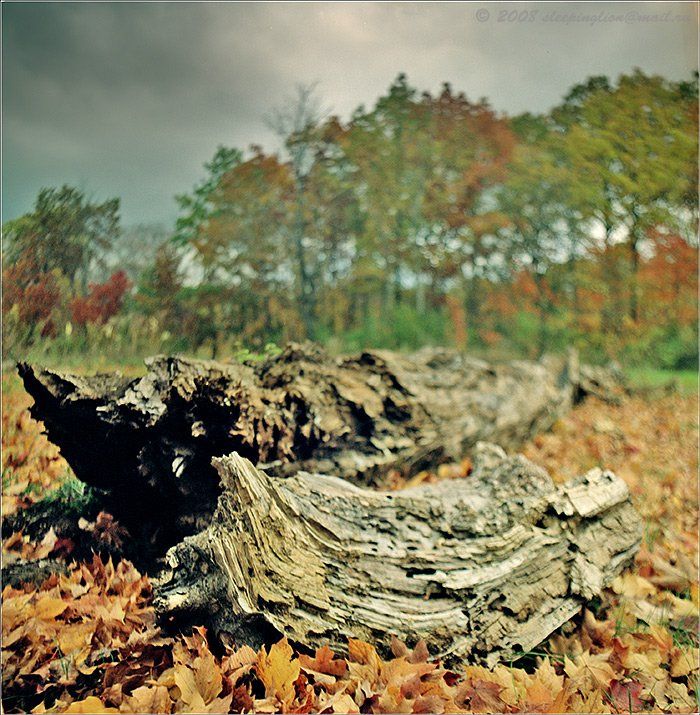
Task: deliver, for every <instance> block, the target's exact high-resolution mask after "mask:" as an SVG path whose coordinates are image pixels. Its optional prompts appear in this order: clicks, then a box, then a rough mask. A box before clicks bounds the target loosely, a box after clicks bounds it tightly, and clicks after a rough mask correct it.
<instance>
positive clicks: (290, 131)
mask: <svg viewBox="0 0 700 715" xmlns="http://www.w3.org/2000/svg"><path fill="white" fill-rule="evenodd" d="M325 113H326V112H325V111H324V110H322V108H321V102H320V100H319V98H318V96H317V94H316V87H315V85H302V84H300V85H297V87H296V96H295V97H294V98H292V99H290V100H288V102H287V104H286V106H284V107H282V108H278V109H276V110H274V111H273V113H272V115H271V117H270V118H269V119H268V123H269V125H270V126H271V127H272V129H274V131H275V132H276V133H277V135H278V136H279V137H280V138H281V139H282V140H283V141H284V147H285V150H286V152H287V155H288V157H289V165H290V169H291V174H292V179H293V193H294V219H293V221H292V223H291V227H290V235H291V238H292V244H293V247H294V257H295V263H296V277H297V301H298V305H299V313H300V315H301V319H302V322H303V324H304V330H305V332H306V337H308V338H313V337H314V332H315V321H316V299H317V298H316V290H315V285H314V280H313V279H314V270H313V268H312V267H311V261H310V258H309V251H308V248H307V245H306V241H307V238H308V236H307V228H308V217H307V214H308V198H307V194H308V189H307V184H308V180H309V176H310V174H311V172H312V170H313V168H314V164H315V162H316V158H317V154H318V140H319V132H318V128H319V124H320V123H321V121H322V119H323V117H324V115H325Z"/></svg>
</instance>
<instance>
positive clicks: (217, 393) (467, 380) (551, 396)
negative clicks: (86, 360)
mask: <svg viewBox="0 0 700 715" xmlns="http://www.w3.org/2000/svg"><path fill="white" fill-rule="evenodd" d="M146 364H147V372H146V374H145V375H144V376H143V377H140V378H136V379H128V378H125V377H122V376H120V375H119V374H111V375H97V376H92V377H85V376H78V375H73V374H68V373H63V372H57V371H51V370H45V369H40V368H37V367H34V366H32V365H29V364H20V366H19V372H20V375H21V376H22V378H23V380H24V384H25V387H26V389H27V391H28V392H29V393H30V394H31V395H32V396H33V398H34V401H35V404H34V406H33V407H32V414H33V415H34V417H36V418H37V419H39V420H42V421H43V422H44V424H45V426H46V429H47V432H48V435H49V438H50V439H51V440H52V441H53V442H54V443H55V444H57V445H58V446H59V447H60V448H61V452H62V454H63V455H64V457H65V458H66V459H67V461H68V462H69V464H70V465H71V467H72V468H73V470H74V472H75V474H76V476H77V477H78V478H79V479H81V480H82V481H84V482H86V483H87V484H89V485H91V486H93V487H96V488H97V489H98V490H101V493H102V495H103V497H104V499H103V501H104V503H103V504H102V506H103V508H105V509H106V510H107V511H109V512H110V513H112V514H114V515H115V516H116V517H117V518H118V519H119V521H120V523H123V524H124V525H125V526H126V528H127V529H128V530H129V531H130V532H131V533H132V534H134V535H137V534H139V532H140V531H144V530H146V531H147V532H148V534H147V536H148V537H149V538H150V539H151V540H153V541H155V542H157V543H158V544H159V545H160V547H162V551H164V550H165V548H164V547H165V546H170V545H172V544H174V543H176V542H177V541H179V540H180V539H181V538H182V537H183V536H184V535H187V534H193V533H196V532H198V531H200V530H201V529H203V528H205V527H206V526H207V525H208V524H209V522H210V520H211V515H212V513H213V509H214V507H215V505H216V500H217V497H218V495H219V492H220V486H219V478H218V476H217V474H216V472H215V470H214V469H213V467H212V466H211V460H212V458H213V457H219V456H222V455H225V454H229V453H231V452H237V453H238V454H240V455H241V456H243V457H246V458H248V459H250V460H251V461H252V462H253V463H254V464H257V465H258V466H262V467H264V468H265V469H266V471H267V472H268V473H269V474H272V475H275V476H280V475H284V474H289V473H295V472H297V471H299V470H300V469H301V470H305V471H309V472H316V473H322V474H333V475H335V476H338V477H342V478H344V479H350V480H354V481H357V482H360V483H371V482H373V481H375V480H376V479H377V478H378V477H379V476H381V475H384V474H386V473H387V471H388V470H389V469H401V470H403V471H405V472H413V471H417V470H419V469H421V468H423V467H424V466H426V465H435V464H438V463H440V462H441V461H445V460H449V459H457V458H461V457H462V456H464V455H465V454H466V453H468V452H469V450H470V448H471V447H472V446H473V445H474V444H476V442H477V441H479V440H489V441H493V442H497V443H498V444H500V445H502V446H503V447H505V448H506V449H517V448H518V447H519V446H520V445H521V444H522V443H523V442H524V441H525V440H527V439H528V438H529V437H531V436H532V435H533V434H535V433H537V432H540V431H542V430H545V429H547V428H548V427H549V426H551V424H552V423H553V422H554V421H555V420H556V419H557V418H558V417H559V416H561V415H562V413H564V412H565V411H566V410H568V409H569V408H570V406H571V404H572V401H573V400H574V399H575V398H576V396H580V394H581V392H582V388H581V385H580V384H579V379H578V374H579V372H578V367H577V365H576V361H575V360H572V359H570V360H568V361H561V360H560V361H556V360H550V361H544V362H540V363H535V362H525V361H517V362H511V363H508V364H501V365H490V364H487V363H485V362H483V361H480V360H475V359H472V358H469V357H466V356H464V355H460V354H458V353H456V352H453V351H448V350H423V351H420V352H418V353H416V354H414V355H410V356H404V355H399V354H396V353H391V352H384V351H375V352H365V353H362V354H361V355H359V356H357V357H340V358H332V357H330V356H328V355H327V354H326V353H325V352H323V351H322V350H321V349H319V348H317V347H314V346H312V345H305V346H298V345H290V346H289V347H288V348H287V349H286V350H285V351H284V352H283V353H282V354H281V355H279V356H277V357H275V358H269V359H267V360H265V361H262V362H257V363H255V362H249V363H246V364H239V363H235V364H234V363H230V364H229V363H217V362H208V361H200V360H190V359H185V358H178V357H155V358H151V359H149V360H148V361H147V363H146Z"/></svg>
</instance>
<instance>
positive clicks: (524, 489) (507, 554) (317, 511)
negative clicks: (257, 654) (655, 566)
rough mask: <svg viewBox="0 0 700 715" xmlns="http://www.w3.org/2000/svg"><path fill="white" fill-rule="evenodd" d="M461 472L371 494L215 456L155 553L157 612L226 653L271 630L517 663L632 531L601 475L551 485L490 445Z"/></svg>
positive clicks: (628, 554) (618, 553)
mask: <svg viewBox="0 0 700 715" xmlns="http://www.w3.org/2000/svg"><path fill="white" fill-rule="evenodd" d="M474 460H475V466H474V472H473V473H472V475H470V476H469V477H468V478H466V479H460V480H449V481H445V482H441V483H437V484H432V485H429V486H424V487H417V488H412V489H405V490H402V491H395V492H378V491H374V490H370V489H365V488H361V487H357V486H354V485H352V484H349V483H348V482H346V481H343V480H341V479H338V478H334V477H329V476H319V475H315V474H308V473H300V474H297V475H296V476H294V477H290V478H289V479H271V478H270V477H268V476H267V475H266V474H265V473H264V472H263V471H261V470H259V469H256V468H255V467H254V466H253V465H252V464H251V462H250V461H248V460H247V459H245V458H243V457H241V456H240V455H238V454H231V455H229V456H226V457H222V458H219V459H216V460H214V464H215V466H216V469H217V471H218V473H219V475H220V477H221V481H222V485H223V492H222V494H221V497H220V498H219V502H218V507H217V510H216V513H215V514H214V517H213V519H212V521H211V524H210V526H209V527H208V528H207V529H206V530H205V531H203V532H202V533H200V534H198V535H196V536H192V537H188V538H186V539H185V540H184V542H183V543H181V544H179V545H178V546H176V547H174V548H173V549H171V551H170V552H169V554H168V557H167V562H168V566H169V568H168V570H166V571H165V572H164V573H163V574H162V575H161V577H160V579H159V580H158V582H157V588H156V596H157V597H156V609H157V610H158V611H159V613H160V614H161V615H162V616H163V617H164V618H165V619H166V620H167V619H174V620H175V621H177V622H180V623H182V622H183V620H184V621H187V620H189V619H192V621H193V622H198V621H199V620H201V619H202V617H203V616H204V615H205V614H206V617H207V620H208V622H209V624H210V626H211V627H212V628H213V629H214V631H215V632H217V633H218V634H219V635H220V636H221V637H222V638H223V639H224V641H225V640H227V639H232V640H235V641H237V642H239V643H240V642H242V641H243V642H255V643H257V642H260V641H265V640H270V639H273V635H272V634H274V633H277V634H280V633H281V634H285V635H287V636H288V637H289V638H291V639H293V640H294V641H296V642H298V643H301V644H304V645H306V646H310V647H317V646H321V645H323V644H326V643H330V644H331V645H332V647H334V648H336V649H338V650H341V651H342V650H344V649H345V648H346V644H347V640H346V639H347V638H349V637H353V638H360V639H363V640H366V641H369V642H372V643H375V644H378V645H380V646H381V644H384V645H385V646H388V643H389V639H390V636H391V635H396V636H398V637H399V638H402V639H403V640H405V641H414V640H416V639H418V638H423V639H425V640H426V642H427V645H428V647H429V648H430V650H431V651H432V652H433V653H437V654H439V655H441V656H464V655H469V656H471V657H472V658H475V659H482V660H486V661H487V662H489V663H491V662H495V661H496V660H498V659H502V658H505V657H508V656H511V655H513V654H517V653H522V652H526V651H529V650H531V649H532V648H533V647H534V646H535V645H537V644H538V643H540V642H541V641H542V640H544V639H545V638H546V637H547V636H548V635H549V634H550V633H552V631H554V630H555V629H556V628H557V627H558V626H560V625H561V624H562V623H564V622H565V621H567V620H568V619H570V618H571V617H572V616H573V615H574V614H575V613H576V612H577V611H578V610H579V609H580V607H581V605H582V603H583V602H584V601H585V600H587V599H590V598H591V597H593V596H595V595H597V594H599V593H600V592H601V590H602V588H603V587H604V586H605V585H606V584H608V583H609V582H610V580H611V579H612V578H613V577H614V576H615V575H616V574H618V573H619V572H620V571H621V570H622V569H623V568H624V567H625V566H626V565H627V564H629V563H630V562H631V560H632V558H633V556H634V553H635V551H636V549H637V547H638V545H639V540H640V536H641V524H640V519H639V517H638V515H637V514H636V512H635V511H634V509H633V507H632V506H631V504H630V502H629V496H628V492H627V488H626V486H625V484H624V483H623V482H622V481H621V480H620V479H618V478H617V477H615V476H614V475H613V474H611V473H610V472H604V471H601V470H599V469H595V470H592V471H591V472H589V473H588V474H586V475H585V476H583V477H581V478H579V479H577V480H573V481H571V482H568V483H567V484H565V485H563V486H561V487H556V486H555V485H554V484H553V482H552V481H551V479H550V478H549V476H548V475H547V474H546V473H545V472H544V471H542V470H541V469H539V468H537V467H535V466H534V465H533V464H531V463H530V462H528V461H527V460H525V459H524V458H523V457H512V458H508V457H506V455H505V453H504V452H503V451H502V450H501V449H500V448H499V447H495V446H493V445H483V444H482V445H480V446H479V448H478V449H477V450H476V454H475V457H474Z"/></svg>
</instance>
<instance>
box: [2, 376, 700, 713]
mask: <svg viewBox="0 0 700 715" xmlns="http://www.w3.org/2000/svg"><path fill="white" fill-rule="evenodd" d="M132 369H133V368H132ZM630 377H631V378H632V380H633V382H634V384H636V385H639V386H643V387H645V388H656V387H660V386H663V385H665V384H666V382H667V378H669V377H670V378H671V379H672V380H676V384H677V386H678V388H679V389H678V390H675V391H670V390H652V391H646V392H645V393H644V394H643V395H640V396H633V397H629V398H627V399H625V400H624V401H623V402H622V404H620V405H609V404H604V403H601V402H598V401H596V400H589V401H587V402H585V403H584V404H582V405H580V406H579V407H577V408H576V409H575V410H574V411H572V412H571V413H570V414H569V415H568V416H567V417H566V418H565V419H563V420H561V421H560V422H559V423H557V424H556V425H555V427H554V429H553V430H551V431H550V432H548V433H546V434H542V435H539V436H537V437H536V438H535V439H534V440H532V441H531V442H530V443H529V444H528V445H526V446H525V448H524V449H523V452H524V453H525V455H526V456H527V457H529V458H530V459H532V460H533V461H534V462H536V463H538V464H541V465H542V466H544V467H545V468H546V469H548V470H549V471H550V473H551V474H552V476H553V478H554V479H555V480H556V481H562V480H565V479H568V478H569V477H571V476H574V475H576V474H580V473H581V472H583V471H585V470H587V469H590V468H591V467H594V466H599V465H601V466H605V467H607V468H609V469H612V470H613V471H615V472H616V473H617V474H618V475H619V476H620V477H621V478H622V479H624V480H625V482H626V483H627V485H628V487H629V489H630V493H631V496H632V499H633V502H634V504H635V506H636V507H637V509H638V510H639V512H640V513H641V515H642V516H643V519H644V522H645V533H644V538H643V543H642V547H641V549H640V551H639V554H638V555H637V558H636V561H635V565H634V568H633V569H632V570H631V571H630V572H628V573H626V574H625V575H623V576H622V577H619V578H617V579H616V580H615V581H614V582H613V584H612V585H611V587H610V588H608V589H607V590H606V591H605V593H604V594H603V596H602V597H601V598H599V599H595V601H594V602H591V603H590V604H589V607H588V609H586V610H584V611H583V612H582V613H581V614H580V615H579V616H578V617H576V618H575V619H574V620H573V621H572V622H571V623H569V624H566V625H564V626H563V627H562V628H560V629H559V630H558V631H557V632H556V633H555V634H554V635H553V636H552V637H551V638H550V639H549V640H548V641H547V642H545V643H543V644H542V645H541V646H540V647H539V648H538V650H537V651H536V652H534V653H528V654H524V656H523V657H522V658H520V659H519V660H518V661H515V662H508V663H502V664H500V665H498V666H496V667H495V668H493V669H490V670H489V669H486V668H482V667H480V666H475V665H468V664H466V663H465V664H463V665H460V666H453V667H452V669H451V670H447V669H446V668H445V667H444V666H443V665H442V664H440V663H435V662H432V661H431V660H430V657H429V655H426V654H425V653H424V652H422V651H421V649H420V647H418V648H416V649H415V650H414V651H411V650H405V649H404V648H402V646H400V645H399V644H395V645H394V652H395V654H396V655H397V657H396V658H394V659H393V660H381V659H380V658H379V657H378V655H377V654H376V652H375V651H374V649H373V648H372V647H371V646H369V645H367V644H362V643H355V644H353V645H352V647H351V649H350V654H349V656H348V657H346V658H343V657H340V656H338V657H332V654H331V653H329V652H321V653H319V654H317V657H316V658H310V657H306V656H298V655H297V654H296V653H294V652H293V650H292V648H291V647H290V646H289V645H288V644H286V642H282V643H280V644H278V645H276V646H273V647H272V650H271V651H270V652H264V651H263V652H261V653H256V652H255V651H253V650H252V649H251V648H249V647H247V646H245V645H243V644H241V645H240V647H238V648H237V649H236V650H235V651H231V652H228V653H226V654H224V655H223V656H222V655H221V654H219V653H217V654H216V655H214V654H212V652H211V651H210V648H209V644H208V642H207V639H206V634H205V632H204V631H203V630H196V631H195V632H194V633H193V634H192V635H189V636H180V637H172V636H169V635H167V636H166V635H164V634H162V633H161V632H160V631H159V629H158V627H157V625H156V624H155V622H154V615H153V608H152V603H151V586H150V581H149V577H148V575H145V574H140V573H138V572H137V571H136V570H135V569H134V567H133V566H131V565H130V564H129V563H127V562H123V561H122V562H119V563H117V564H113V563H111V562H108V563H103V562H102V561H100V559H98V558H95V559H93V560H90V561H85V562H79V563H71V544H67V543H61V540H57V539H56V538H55V536H53V537H52V536H51V535H50V534H49V535H48V536H47V538H46V539H44V541H43V542H41V543H33V542H31V541H30V540H29V539H28V538H27V537H26V536H23V535H22V534H8V533H4V534H3V537H4V541H3V559H4V562H5V563H11V562H12V561H16V560H18V559H19V558H23V559H40V558H45V557H47V556H51V557H52V558H59V559H63V560H65V561H66V563H67V564H68V566H67V573H66V574H65V575H62V576H51V577H49V578H48V579H47V580H46V581H45V582H44V583H42V584H40V585H39V586H37V587H34V586H29V585H27V586H23V587H20V588H12V587H11V586H6V587H5V588H4V590H3V614H2V635H3V644H2V645H3V651H2V659H3V673H2V679H3V705H4V711H5V712H19V711H27V710H30V709H33V711H34V712H45V711H48V710H50V711H52V712H76V713H77V712H228V711H230V710H235V711H256V712H267V713H270V712H275V711H285V712H298V713H302V712H321V711H323V712H359V711H362V712H616V713H623V712H624V713H629V712H659V711H662V712H669V713H671V712H673V713H676V712H686V713H690V712H695V711H697V702H698V701H697V695H698V638H697V627H698V573H697V558H698V531H697V520H698V492H697V468H698V451H697V447H698V421H697V399H696V395H695V393H694V389H696V388H697V376H690V375H689V374H686V373H681V374H679V373H674V374H672V375H669V374H668V373H660V372H658V371H648V370H647V371H634V372H631V373H630ZM691 377H693V378H694V379H691ZM2 386H3V412H2V425H3V434H2V446H3V495H2V499H3V510H4V513H5V514H8V513H11V512H13V511H15V510H17V509H22V508H25V507H26V506H28V505H30V504H31V503H32V502H34V501H36V500H38V499H40V498H42V497H43V496H46V495H47V494H49V493H51V492H52V491H53V490H55V489H56V488H57V487H58V486H60V485H61V484H65V483H66V481H68V482H69V483H70V484H72V483H73V482H72V479H74V478H71V473H70V469H69V468H68V465H67V464H66V463H65V462H64V461H63V459H62V458H61V456H60V454H59V453H58V450H57V449H56V448H55V447H53V446H52V445H51V444H50V443H49V442H48V441H47V440H46V438H45V437H44V436H43V435H42V434H41V430H40V425H38V424H37V423H36V422H34V421H33V420H32V419H31V418H30V416H29V414H28V411H27V407H28V405H29V402H30V398H29V397H28V396H27V395H26V393H24V391H23V389H22V388H21V385H20V384H19V380H18V379H17V378H16V377H15V376H14V375H11V374H6V375H3V379H2ZM693 386H695V387H693ZM466 478H468V477H466ZM64 489H66V488H65V487H64ZM67 493H70V489H68V490H67ZM86 528H90V529H95V528H97V527H96V526H95V525H87V526H86ZM107 533H109V532H107ZM411 645H413V644H411Z"/></svg>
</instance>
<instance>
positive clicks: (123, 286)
mask: <svg viewBox="0 0 700 715" xmlns="http://www.w3.org/2000/svg"><path fill="white" fill-rule="evenodd" d="M130 286H131V283H130V281H129V279H128V278H127V277H126V273H125V272H124V271H117V272H116V273H114V274H112V275H111V276H110V277H109V279H108V280H107V281H105V282H104V283H91V284H90V290H89V293H88V294H87V295H86V296H84V297H83V296H79V297H77V298H73V300H72V301H71V302H70V311H71V317H72V319H73V322H74V323H76V324H77V325H86V324H87V323H100V324H102V323H105V322H107V320H109V319H110V318H111V317H112V316H113V315H116V314H117V313H118V312H119V310H120V308H121V307H122V304H123V303H124V296H125V294H126V292H127V290H129V287H130Z"/></svg>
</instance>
